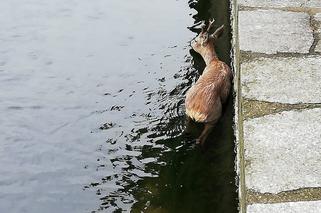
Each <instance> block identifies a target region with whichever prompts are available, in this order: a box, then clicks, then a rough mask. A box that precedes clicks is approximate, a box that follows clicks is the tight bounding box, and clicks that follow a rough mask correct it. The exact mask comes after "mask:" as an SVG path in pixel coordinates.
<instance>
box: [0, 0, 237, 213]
mask: <svg viewBox="0 0 321 213" xmlns="http://www.w3.org/2000/svg"><path fill="white" fill-rule="evenodd" d="M227 11H228V3H227V1H224V0H199V1H196V0H195V1H192V0H191V1H189V2H186V1H183V0H136V1H132V0H123V1H119V0H95V1H90V0H81V1H78V0H69V1H65V0H52V1H41V0H10V1H9V0H6V1H3V2H2V3H1V7H0V23H1V29H0V45H1V50H0V91H1V92H0V103H1V108H0V125H1V129H0V142H1V148H0V173H1V174H3V175H1V177H0V189H1V190H0V212H10V213H18V212H19V213H20V212H27V213H29V212H30V213H46V212H50V213H51V212H52V213H56V212H68V213H72V212H75V213H79V212H97V211H98V212H99V211H101V212H227V213H228V212H236V205H237V201H236V187H235V184H234V182H235V181H234V176H235V173H234V170H233V169H234V152H233V146H234V144H233V131H232V118H233V115H232V98H230V99H231V100H230V102H229V103H228V104H227V106H226V112H225V114H224V116H223V118H222V119H221V120H220V122H219V124H218V125H217V127H216V129H215V130H214V132H213V134H212V135H211V138H212V141H211V143H209V146H208V148H207V151H205V152H202V151H201V150H199V149H198V148H197V147H196V146H195V145H194V144H195V141H194V140H193V139H192V138H186V137H185V136H183V135H182V131H183V129H184V119H185V115H184V106H183V103H184V94H185V92H186V91H187V89H188V88H189V87H190V86H191V85H192V83H193V82H195V80H196V79H197V78H198V76H199V74H200V73H201V71H202V70H203V68H204V63H203V61H202V59H201V58H200V57H199V56H198V55H196V54H195V53H194V52H192V51H190V47H189V42H190V40H191V39H192V38H193V37H194V36H195V35H196V34H195V32H194V31H195V29H193V28H191V30H188V29H187V27H192V26H193V25H194V24H195V23H198V22H199V21H201V20H204V19H208V18H209V17H214V18H215V19H216V20H217V24H216V26H218V25H220V24H222V23H225V24H226V26H228V19H229V16H228V15H227ZM216 26H215V27H216ZM196 31H197V30H196ZM229 41H230V35H229V33H225V34H224V36H223V38H222V39H220V43H219V45H218V47H217V51H218V55H219V56H220V58H222V59H223V60H224V61H225V62H227V63H229V62H230V59H229V54H230V53H229V49H230V44H229ZM200 130H201V129H200V128H199V127H198V126H195V135H194V136H196V135H197V134H198V133H199V132H200Z"/></svg>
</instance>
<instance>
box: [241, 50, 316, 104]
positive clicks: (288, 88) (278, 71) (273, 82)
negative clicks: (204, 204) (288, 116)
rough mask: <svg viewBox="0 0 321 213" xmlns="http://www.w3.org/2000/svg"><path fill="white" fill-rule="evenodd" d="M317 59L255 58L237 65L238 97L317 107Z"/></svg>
mask: <svg viewBox="0 0 321 213" xmlns="http://www.w3.org/2000/svg"><path fill="white" fill-rule="evenodd" d="M320 67H321V57H320V56H304V57H299V58H297V57H289V58H287V57H285V58H284V57H273V58H258V59H255V60H252V61H250V62H243V63H242V64H241V83H242V95H243V97H245V98H248V99H255V100H261V101H269V102H279V103H289V104H295V103H321V83H320V82H321V69H320Z"/></svg>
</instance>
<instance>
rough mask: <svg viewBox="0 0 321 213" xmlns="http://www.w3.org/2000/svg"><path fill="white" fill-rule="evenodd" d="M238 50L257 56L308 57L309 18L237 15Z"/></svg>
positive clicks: (310, 39) (290, 14)
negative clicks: (284, 54)
mask: <svg viewBox="0 0 321 213" xmlns="http://www.w3.org/2000/svg"><path fill="white" fill-rule="evenodd" d="M239 40H240V49H241V50H243V51H252V52H259V53H267V54H275V53H277V52H293V53H308V52H309V49H310V47H311V46H312V43H313V31H312V29H311V27H310V16H309V15H308V14H306V13H302V12H288V11H280V10H255V11H240V12H239Z"/></svg>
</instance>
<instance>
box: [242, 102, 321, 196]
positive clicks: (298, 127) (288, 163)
mask: <svg viewBox="0 0 321 213" xmlns="http://www.w3.org/2000/svg"><path fill="white" fill-rule="evenodd" d="M253 110H255V109H253ZM320 121H321V109H320V108H315V109H309V110H301V111H284V112H281V113H278V114H271V115H267V116H263V117H259V118H254V119H250V120H246V121H244V149H245V165H246V166H245V177H246V178H245V182H246V188H247V189H250V190H254V191H256V192H259V193H274V194H276V193H279V192H282V191H290V190H295V189H300V188H307V187H321V154H320V150H321V122H320Z"/></svg>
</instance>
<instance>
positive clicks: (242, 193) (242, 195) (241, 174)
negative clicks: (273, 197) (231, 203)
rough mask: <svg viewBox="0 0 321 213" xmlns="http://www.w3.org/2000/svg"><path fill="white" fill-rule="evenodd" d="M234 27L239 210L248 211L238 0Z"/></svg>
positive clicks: (233, 3)
mask: <svg viewBox="0 0 321 213" xmlns="http://www.w3.org/2000/svg"><path fill="white" fill-rule="evenodd" d="M230 5H231V28H232V41H231V42H232V50H231V51H232V69H233V71H234V113H235V116H234V134H235V146H236V149H235V151H236V159H235V161H236V163H235V170H236V173H237V179H236V184H237V186H238V198H239V212H240V213H246V189H245V167H244V145H243V118H242V111H241V110H242V100H241V97H242V96H241V90H240V88H241V79H240V49H239V39H238V0H230Z"/></svg>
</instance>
